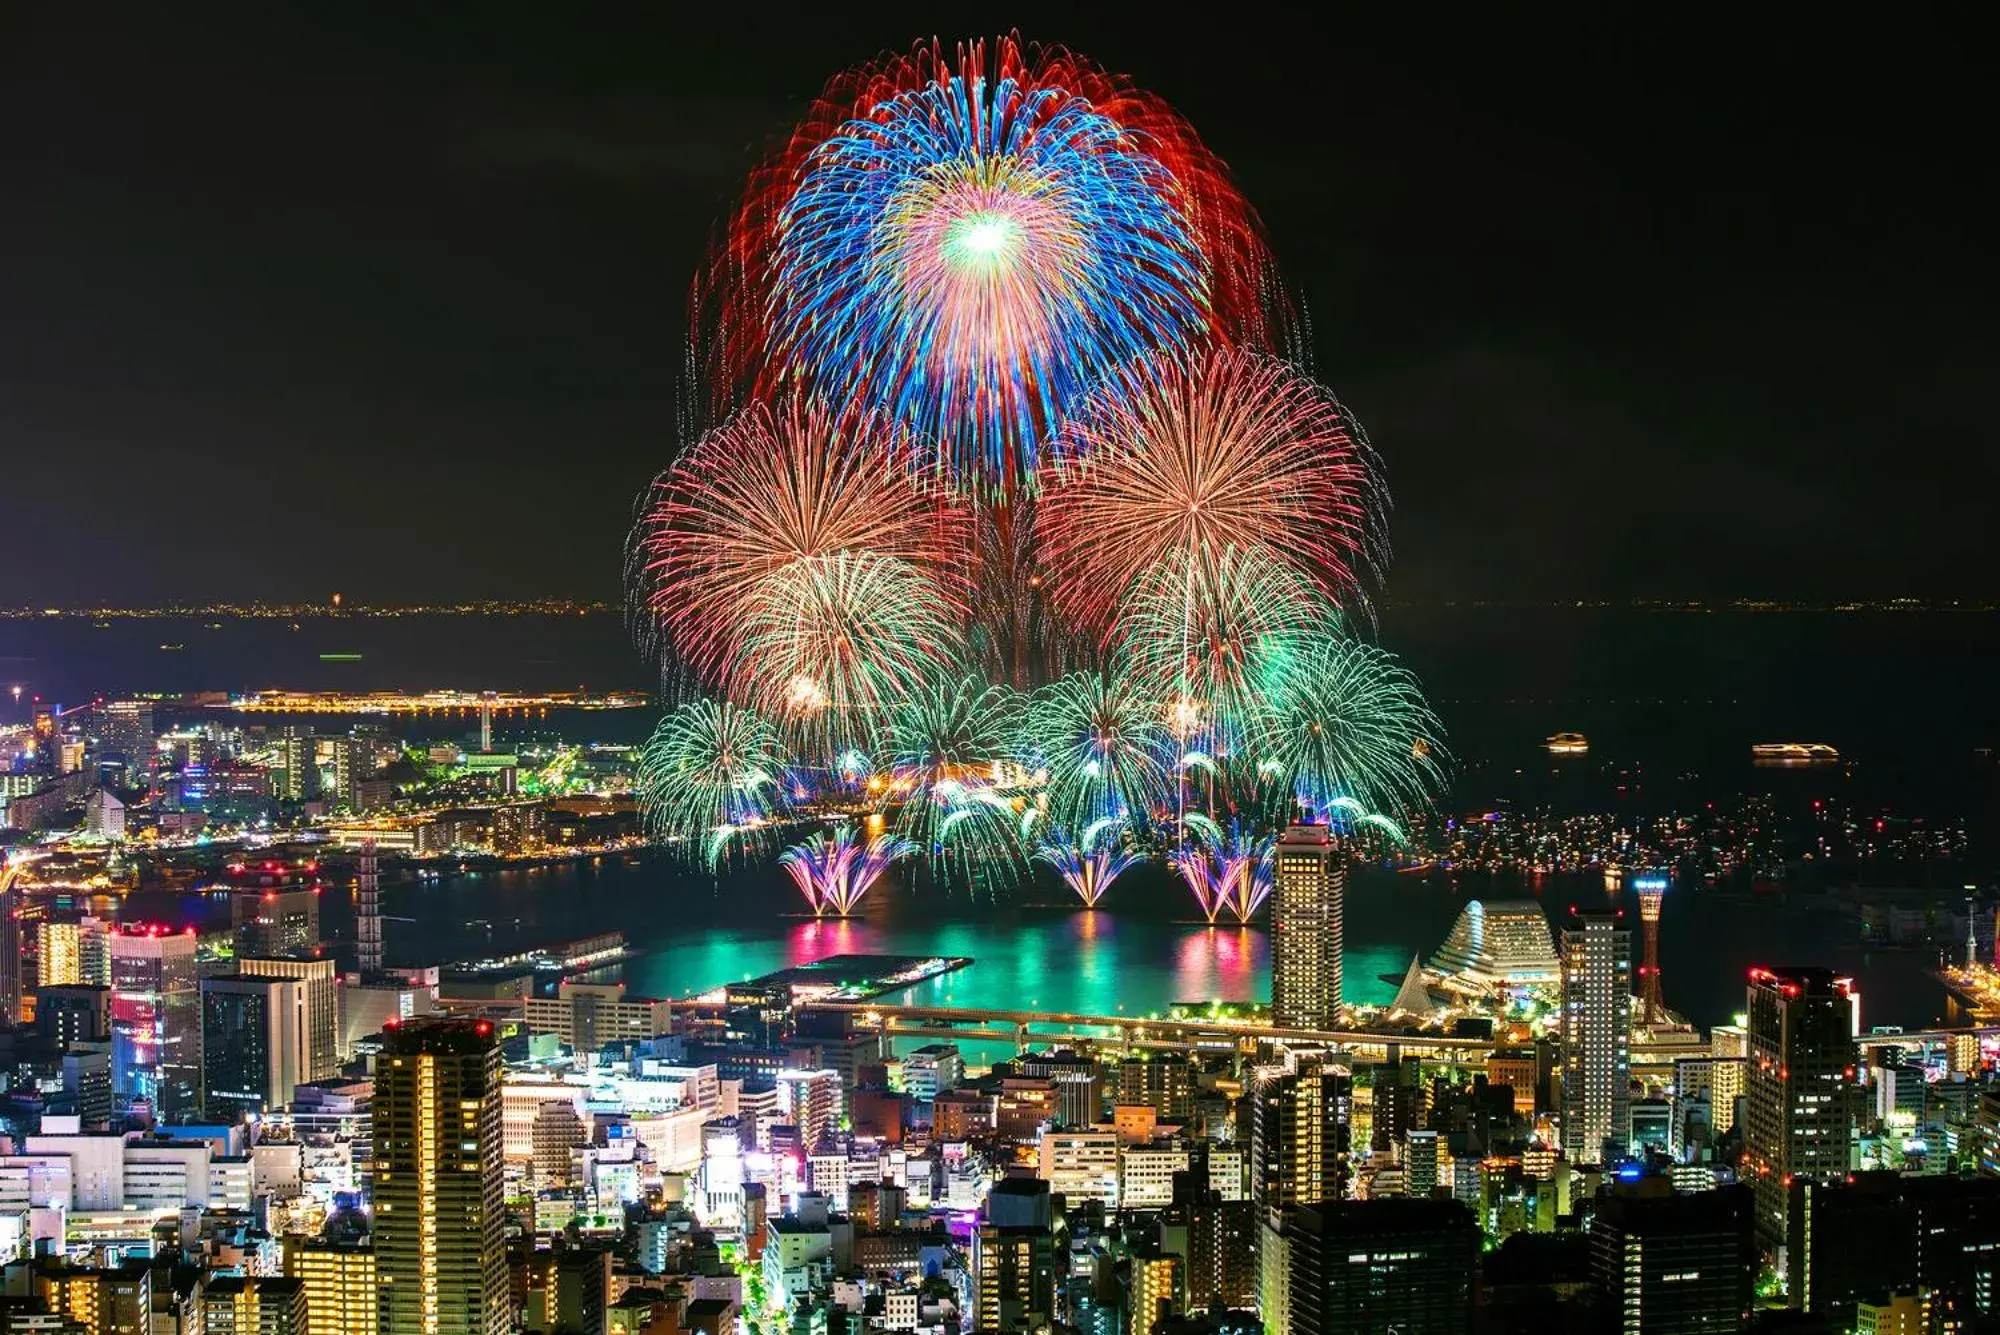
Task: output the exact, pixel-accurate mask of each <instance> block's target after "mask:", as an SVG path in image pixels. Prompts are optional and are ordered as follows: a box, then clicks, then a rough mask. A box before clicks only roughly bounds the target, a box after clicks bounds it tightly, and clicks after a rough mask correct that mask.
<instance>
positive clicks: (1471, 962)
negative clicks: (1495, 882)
mask: <svg viewBox="0 0 2000 1335" xmlns="http://www.w3.org/2000/svg"><path fill="white" fill-rule="evenodd" d="M1430 967H1431V968H1432V970H1434V971H1435V972H1437V973H1438V974H1440V975H1441V976H1442V977H1441V981H1442V982H1444V983H1445V984H1446V985H1448V986H1451V987H1455V988H1458V989H1459V990H1461V991H1468V992H1504V991H1510V990H1513V989H1516V988H1522V987H1548V986H1553V985H1555V984H1556V983H1557V982H1559V981H1560V980H1561V977H1562V962H1561V961H1560V960H1558V959H1557V958H1556V948H1555V942H1554V940H1553V939H1552V938H1551V937H1550V935H1549V920H1548V918H1547V916H1546V915H1544V914H1543V912H1542V906H1541V905H1540V904H1538V903H1536V902H1535V901H1534V900H1532V899H1508V900H1496V901H1494V902H1493V903H1490V904H1487V903H1482V902H1481V901H1479V900H1477V899H1475V900H1473V901H1471V902H1470V903H1468V904H1467V905H1466V906H1465V907H1464V908H1463V909H1461V910H1460V911H1459V915H1458V921H1456V922H1454V923H1453V924H1452V927H1451V935H1449V936H1447V937H1446V938H1445V940H1444V944H1443V945H1442V946H1440V947H1438V951H1437V953H1436V954H1435V955H1433V956H1431V960H1430Z"/></svg>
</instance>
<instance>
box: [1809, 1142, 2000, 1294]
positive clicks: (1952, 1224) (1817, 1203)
mask: <svg viewBox="0 0 2000 1335" xmlns="http://www.w3.org/2000/svg"><path fill="white" fill-rule="evenodd" d="M1788 1204H1789V1207H1790V1208H1789V1213H1788V1215H1787V1225H1788V1228H1789V1230H1790V1231H1789V1234H1788V1236H1787V1239H1786V1245H1785V1278H1786V1285H1785V1290H1786V1294H1787V1296H1788V1297H1789V1299H1790V1301H1791V1304H1792V1306H1794V1307H1797V1308H1800V1309H1801V1310H1803V1311H1806V1312H1810V1313H1812V1314H1813V1315H1815V1316H1817V1317H1819V1318H1821V1319H1822V1320H1824V1321H1825V1322H1826V1323H1827V1324H1828V1326H1829V1327H1831V1328H1833V1329H1838V1330H1846V1329H1849V1328H1850V1327H1852V1326H1853V1325H1855V1324H1857V1304H1858V1303H1859V1302H1860V1301H1861V1300H1863V1299H1866V1298H1868V1297H1870V1296H1872V1295H1879V1294H1882V1293H1884V1292H1887V1291H1889V1290H1891V1289H1895V1288H1900V1287H1903V1286H1906V1285H1910V1284H1912V1283H1914V1284H1915V1285H1917V1286H1918V1287H1920V1288H1923V1289H1926V1290H1929V1291H1930V1292H1932V1293H1933V1294H1935V1295H1937V1297H1938V1300H1939V1302H1940V1304H1941V1306H1942V1307H1945V1308H1949V1309H1950V1310H1952V1311H1955V1312H1956V1313H1958V1314H1959V1315H1958V1320H1959V1322H1960V1323H1961V1328H1963V1323H1964V1322H1965V1321H1966V1320H1967V1319H1968V1318H1975V1319H1976V1321H1977V1322H1978V1323H1990V1322H1991V1321H1992V1320H1993V1318H1995V1317H2000V1182H1996V1181H1994V1180H1992V1179H1990V1178H1953V1177H1944V1176H1921V1177H1914V1176H1913V1177H1904V1176H1901V1175H1899V1174H1897V1173H1894V1172H1869V1173H1856V1174H1854V1175H1853V1176H1852V1178H1851V1179H1849V1178H1842V1179H1839V1180H1837V1181H1817V1180H1812V1179H1804V1180H1800V1181H1796V1182H1794V1183H1793V1184H1792V1188H1791V1191H1790V1193H1789V1195H1788ZM1973 1328H1974V1329H1982V1330H1983V1329H1986V1325H1985V1324H1975V1325H1974V1326H1973Z"/></svg>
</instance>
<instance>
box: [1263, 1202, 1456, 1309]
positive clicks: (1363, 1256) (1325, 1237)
mask: <svg viewBox="0 0 2000 1335" xmlns="http://www.w3.org/2000/svg"><path fill="white" fill-rule="evenodd" d="M1284 1233H1285V1252H1286V1258H1287V1262H1288V1265H1289V1270H1290V1280H1289V1295H1290V1300H1289V1304H1288V1322H1287V1324H1285V1325H1283V1326H1277V1327H1274V1326H1272V1325H1270V1318H1269V1317H1268V1316H1266V1318H1265V1322H1266V1324H1265V1329H1267V1330H1274V1329H1275V1330H1285V1331H1288V1332H1290V1333H1291V1335H1338V1333H1339V1332H1346V1331H1364V1330H1365V1331H1391V1330H1402V1331H1462V1330H1470V1329H1471V1328H1472V1297H1473V1282H1474V1276H1475V1275H1476V1273H1477V1272H1478V1269H1479V1242H1480V1237H1479V1228H1478V1225H1476V1224H1475V1223H1474V1222H1473V1219H1472V1212H1471V1211H1470V1210H1468V1209H1466V1208H1465V1206H1464V1205H1463V1204H1461V1203H1460V1202H1458V1201H1454V1200H1431V1201H1413V1200H1399V1199H1397V1198H1395V1197H1388V1198H1385V1199H1382V1200H1370V1201H1328V1202H1325V1203H1324V1204H1320V1205H1308V1206H1301V1207H1299V1208H1297V1209H1293V1210H1289V1211H1287V1212H1286V1214H1285V1226H1284Z"/></svg>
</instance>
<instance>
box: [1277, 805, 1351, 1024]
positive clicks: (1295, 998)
mask: <svg viewBox="0 0 2000 1335" xmlns="http://www.w3.org/2000/svg"><path fill="white" fill-rule="evenodd" d="M1274 856H1275V858H1276V861H1277V871H1276V885H1275V888H1274V890H1273V892H1272V898H1271V1015H1272V1018H1273V1020H1275V1021H1276V1023H1278V1024H1280V1025H1283V1026H1286V1027H1289V1028H1293V1029H1331V1028H1333V1027H1334V1026H1335V1025H1336V1023H1337V1022H1338V1021H1339V1018H1340V996H1341V993H1340V957H1341V899H1342V896H1343V894H1344V892H1345V890H1346V887H1347V864H1346V862H1345V860H1344V859H1343V858H1341V857H1340V856H1339V853H1338V852H1337V850H1336V849H1335V848H1334V846H1333V832H1332V831H1331V830H1329V829H1328V828H1327V827H1326V826H1324V825H1293V826H1292V827H1291V828H1290V829H1288V830H1286V831H1285V833H1284V834H1283V835H1281V836H1280V837H1279V839H1278V846H1277V851H1276V853H1275V854H1274Z"/></svg>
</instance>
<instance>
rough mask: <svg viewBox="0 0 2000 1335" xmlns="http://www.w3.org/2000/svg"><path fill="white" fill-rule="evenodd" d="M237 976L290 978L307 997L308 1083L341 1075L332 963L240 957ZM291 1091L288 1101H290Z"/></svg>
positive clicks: (337, 995) (337, 984)
mask: <svg viewBox="0 0 2000 1335" xmlns="http://www.w3.org/2000/svg"><path fill="white" fill-rule="evenodd" d="M236 972H238V973H240V974H242V975H243V976H244V977H245V978H290V979H293V980H295V981H297V982H298V983H299V984H300V985H301V986H303V987H304V988H305V994H306V1033H305V1041H306V1074H305V1075H304V1076H303V1077H302V1078H303V1079H305V1080H326V1079H330V1078H331V1077H333V1076H335V1075H338V1074H339V1073H340V1054H339V1052H338V1046H339V1038H340V979H339V977H338V975H337V974H336V973H335V971H334V967H333V961H332V960H315V959H257V958H254V957H241V958H238V959H237V961H236ZM290 1097H291V1094H290V1091H289V1090H288V1091H286V1100H287V1101H288V1102H289V1101H290Z"/></svg>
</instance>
